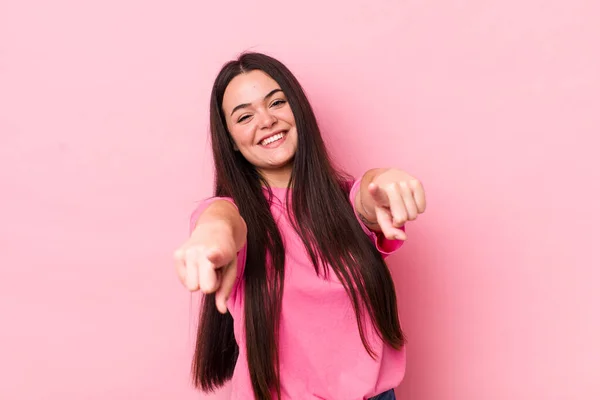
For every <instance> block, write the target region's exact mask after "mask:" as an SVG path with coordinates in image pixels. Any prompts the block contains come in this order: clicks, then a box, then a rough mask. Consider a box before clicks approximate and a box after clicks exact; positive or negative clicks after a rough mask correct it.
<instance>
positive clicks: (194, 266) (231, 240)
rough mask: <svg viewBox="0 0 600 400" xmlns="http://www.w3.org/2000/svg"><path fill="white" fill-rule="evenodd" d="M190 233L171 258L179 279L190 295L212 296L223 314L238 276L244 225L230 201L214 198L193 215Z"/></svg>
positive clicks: (244, 237)
mask: <svg viewBox="0 0 600 400" xmlns="http://www.w3.org/2000/svg"><path fill="white" fill-rule="evenodd" d="M190 230H191V234H190V237H189V238H188V239H187V240H186V241H185V243H183V245H181V246H180V247H179V248H178V249H177V250H176V251H175V255H174V256H175V268H176V271H177V274H178V275H179V279H180V280H181V282H182V283H183V284H184V285H185V286H186V287H187V288H188V290H190V291H196V290H201V291H202V292H203V293H205V294H208V293H215V302H216V305H217V309H218V310H219V311H220V312H222V313H226V312H227V300H228V299H229V296H230V295H231V293H232V290H233V288H234V285H235V282H236V278H237V276H238V275H237V273H238V254H237V253H238V252H239V251H240V250H241V249H242V248H243V247H244V245H245V244H246V234H247V228H246V223H245V222H244V220H243V218H242V216H241V215H240V213H239V211H238V209H237V207H236V206H235V204H234V203H233V201H232V200H231V199H227V198H219V197H217V198H212V199H210V200H208V201H205V202H204V203H202V204H201V205H200V206H199V207H198V208H197V209H196V210H195V211H194V212H193V213H192V217H191V221H190ZM244 259H245V254H242V258H241V261H242V262H244Z"/></svg>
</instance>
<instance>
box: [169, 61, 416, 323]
mask: <svg viewBox="0 0 600 400" xmlns="http://www.w3.org/2000/svg"><path fill="white" fill-rule="evenodd" d="M222 110H223V112H224V114H225V118H226V123H227V129H228V131H229V133H230V134H231V137H232V139H233V142H234V149H235V150H236V151H239V152H241V153H242V155H243V156H244V157H245V158H246V159H247V160H248V161H249V162H251V163H252V164H253V165H254V166H256V168H257V170H258V171H259V172H260V173H261V174H262V175H263V176H264V177H265V179H266V180H267V181H268V182H269V185H271V186H272V187H287V184H288V182H289V180H290V177H291V172H292V161H293V159H294V155H295V153H296V149H297V146H298V133H297V131H296V121H295V119H294V115H293V113H292V110H291V108H290V106H289V103H288V102H287V98H286V97H285V93H283V92H282V91H281V88H280V87H279V85H278V84H277V82H275V81H274V80H273V79H272V78H271V77H270V76H269V75H267V74H265V73H264V72H262V71H251V72H248V73H245V74H240V75H238V76H236V77H235V78H234V79H233V80H232V81H231V82H230V83H229V85H228V86H227V88H226V89H225V93H224V97H223V104H222ZM277 132H284V133H285V138H284V140H283V141H282V142H281V143H280V144H279V145H278V146H277V147H272V148H267V147H265V146H263V145H261V141H262V139H263V138H265V137H268V136H271V135H272V134H274V133H277ZM355 207H356V211H357V213H358V214H359V217H360V218H361V220H362V221H363V222H364V223H365V224H366V225H367V227H369V229H371V230H373V231H376V232H381V234H382V235H384V236H385V237H386V238H387V239H392V240H393V239H399V240H406V233H405V232H404V230H403V227H404V224H405V223H406V222H407V221H413V220H415V219H416V218H417V217H418V215H419V214H422V213H423V212H425V191H424V189H423V185H422V184H421V183H420V182H419V181H418V180H417V179H416V178H414V177H413V176H411V175H409V174H408V173H406V172H404V171H402V170H399V169H395V168H377V169H371V170H369V171H367V172H366V173H365V174H364V175H363V177H362V180H361V187H360V190H359V192H358V193H357V195H356V199H355ZM246 234H247V228H246V224H245V222H244V220H243V218H242V217H241V216H240V214H239V212H238V211H237V209H236V207H235V206H233V205H232V204H231V203H229V202H227V201H223V200H220V201H215V202H213V203H212V204H211V205H210V206H208V207H207V208H206V210H205V211H204V212H203V213H202V215H200V217H199V218H198V221H197V223H196V227H195V229H194V231H193V232H192V234H191V235H190V237H189V238H188V240H186V241H185V242H184V243H183V244H182V245H181V246H180V247H179V248H178V249H177V250H176V251H175V254H174V258H175V268H176V271H177V274H178V276H179V279H180V281H181V282H182V284H183V285H185V286H186V288H187V289H188V290H190V291H197V290H200V291H202V292H203V293H216V305H217V309H218V310H219V311H220V312H222V313H226V312H227V299H228V298H229V295H230V294H231V291H232V289H233V285H234V282H235V277H236V273H237V252H238V251H239V250H240V249H241V248H242V247H243V246H244V244H245V242H246Z"/></svg>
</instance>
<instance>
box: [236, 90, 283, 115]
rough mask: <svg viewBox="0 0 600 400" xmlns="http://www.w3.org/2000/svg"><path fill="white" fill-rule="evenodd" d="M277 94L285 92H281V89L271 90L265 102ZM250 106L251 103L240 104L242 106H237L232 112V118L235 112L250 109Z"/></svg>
mask: <svg viewBox="0 0 600 400" xmlns="http://www.w3.org/2000/svg"><path fill="white" fill-rule="evenodd" d="M277 92H283V90H281V89H279V88H277V89H273V90H271V91H270V92H269V93H268V94H267V95H266V96H265V100H267V99H268V98H269V97H271V96H273V95H274V94H275V93H277ZM249 106H250V103H244V104H240V105H237V106H235V107H233V110H231V114H230V116H231V115H233V113H234V112H236V111H237V110H239V109H240V108H244V107H249Z"/></svg>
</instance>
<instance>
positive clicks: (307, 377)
mask: <svg viewBox="0 0 600 400" xmlns="http://www.w3.org/2000/svg"><path fill="white" fill-rule="evenodd" d="M359 188H360V180H357V181H356V182H354V185H353V186H352V190H351V192H350V201H351V202H352V205H354V199H355V195H356V193H357V191H358V190H359ZM285 193H286V189H281V188H273V194H274V195H275V197H276V198H275V199H274V200H273V201H272V203H271V213H272V214H273V217H274V219H275V221H276V222H277V225H278V227H279V230H280V231H281V235H282V239H283V241H284V244H285V249H286V258H285V282H284V291H283V300H282V311H281V325H280V339H279V340H280V346H279V352H280V362H281V372H280V373H281V390H282V398H283V399H284V400H304V399H328V400H362V399H367V398H369V397H372V396H375V395H377V394H379V393H381V392H384V391H386V390H389V389H392V388H395V387H396V386H398V385H399V384H400V382H401V381H402V379H403V377H404V371H405V362H406V355H405V349H402V350H400V351H398V350H395V349H393V348H391V347H390V346H388V345H387V344H385V343H383V342H382V341H381V339H379V338H378V337H377V335H376V333H375V331H374V329H373V328H371V329H369V330H368V332H367V335H368V336H367V337H368V340H369V343H371V344H372V346H373V349H374V350H375V351H376V352H377V354H378V355H379V357H378V358H377V359H372V358H371V357H370V356H369V354H368V353H367V352H366V350H365V348H364V346H363V344H362V341H361V339H360V336H359V332H358V326H357V323H356V317H355V314H354V311H353V309H352V305H351V302H350V300H349V298H348V295H347V294H346V291H345V290H344V288H343V287H342V285H341V283H340V282H339V280H338V279H337V277H336V276H335V274H333V273H332V274H329V278H328V280H326V279H325V278H323V277H319V276H317V274H316V273H315V269H314V267H313V265H312V263H311V261H310V258H309V257H308V255H307V253H306V251H305V249H304V245H303V243H302V241H301V239H300V237H299V236H298V234H297V233H296V231H295V230H294V228H293V227H292V225H291V223H290V221H289V219H288V217H287V214H286V210H285ZM217 199H218V198H211V199H209V200H207V201H205V202H203V203H202V204H201V205H200V207H198V209H196V211H194V213H193V215H192V219H191V223H192V226H195V221H196V220H197V218H198V216H199V215H200V213H201V212H202V211H203V210H204V209H205V208H206V206H207V205H208V204H210V203H211V202H212V201H214V200H217ZM221 199H226V200H229V201H232V200H231V199H229V198H221ZM232 203H233V201H232ZM357 218H358V217H357ZM358 221H359V222H360V224H361V226H362V228H363V230H364V232H365V234H366V235H368V236H369V237H370V238H371V239H372V241H373V243H375V244H376V246H377V248H378V249H379V251H380V252H381V253H382V255H383V256H384V257H386V256H387V255H389V254H391V253H392V252H394V251H396V250H397V249H398V248H400V246H401V245H402V242H401V241H390V240H387V239H385V237H383V236H382V235H376V234H375V233H374V232H372V231H370V230H369V229H368V228H367V227H366V226H365V225H364V224H363V223H362V222H361V221H360V219H358ZM245 262H246V247H244V248H242V250H241V251H240V253H239V255H238V271H237V273H238V278H237V281H236V283H235V286H234V289H233V292H232V295H231V296H230V298H229V300H228V303H227V306H228V308H229V312H230V313H231V315H232V316H233V320H234V333H235V339H236V341H237V343H238V345H239V349H240V350H239V351H240V352H239V357H238V360H237V364H236V366H235V371H234V373H233V378H232V387H233V388H232V395H231V399H233V400H238V399H239V400H248V399H252V398H253V391H252V383H251V381H250V375H249V373H248V364H247V357H246V337H245V334H244V314H243V311H244V285H243V283H242V279H243V268H244V265H245Z"/></svg>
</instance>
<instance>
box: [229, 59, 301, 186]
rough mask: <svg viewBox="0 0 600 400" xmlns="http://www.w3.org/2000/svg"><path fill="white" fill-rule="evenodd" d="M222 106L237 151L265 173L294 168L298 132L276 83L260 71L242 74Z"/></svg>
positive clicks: (288, 106) (284, 97)
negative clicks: (293, 161)
mask: <svg viewBox="0 0 600 400" xmlns="http://www.w3.org/2000/svg"><path fill="white" fill-rule="evenodd" d="M222 108H223V112H224V114H225V119H226V122H227V129H228V130H229V133H230V134H231V136H232V138H233V141H234V143H235V149H236V151H240V152H241V153H242V155H243V156H244V157H245V158H246V159H247V160H248V161H249V162H250V163H252V164H253V165H254V166H255V167H256V168H257V169H258V170H259V171H260V172H261V173H263V174H269V173H271V174H273V173H277V171H278V170H279V171H281V170H284V169H289V170H290V171H291V161H292V160H293V158H294V155H295V153H296V147H297V145H298V133H297V132H296V121H295V120H294V114H293V113H292V109H291V108H290V105H289V103H288V101H287V98H286V96H285V93H283V91H282V90H281V88H280V87H279V85H278V84H277V82H275V81H274V80H273V79H272V78H271V77H270V76H269V75H267V74H266V73H264V72H262V71H259V70H255V71H251V72H248V73H243V74H240V75H238V76H236V77H235V78H233V79H232V80H231V82H230V83H229V85H228V86H227V88H226V89H225V93H224V95H223V106H222Z"/></svg>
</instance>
